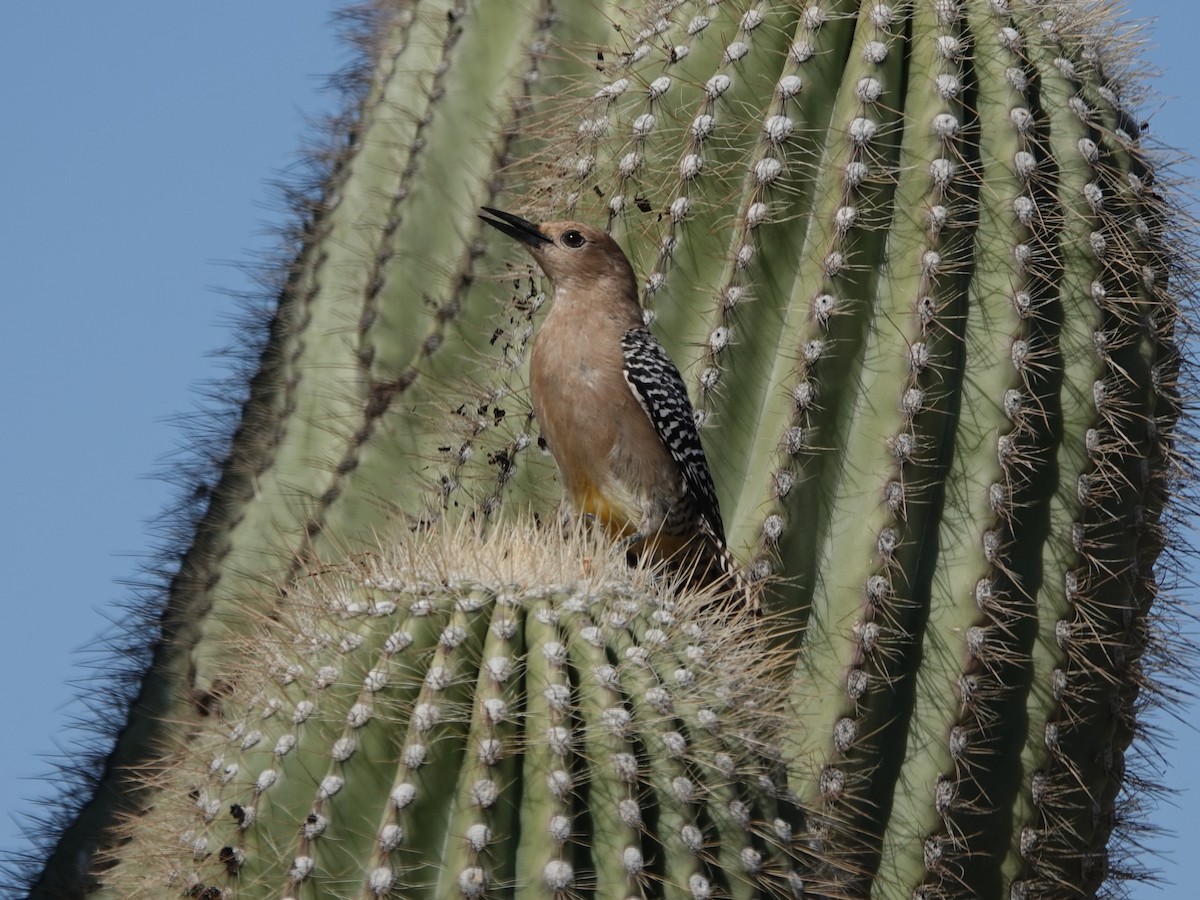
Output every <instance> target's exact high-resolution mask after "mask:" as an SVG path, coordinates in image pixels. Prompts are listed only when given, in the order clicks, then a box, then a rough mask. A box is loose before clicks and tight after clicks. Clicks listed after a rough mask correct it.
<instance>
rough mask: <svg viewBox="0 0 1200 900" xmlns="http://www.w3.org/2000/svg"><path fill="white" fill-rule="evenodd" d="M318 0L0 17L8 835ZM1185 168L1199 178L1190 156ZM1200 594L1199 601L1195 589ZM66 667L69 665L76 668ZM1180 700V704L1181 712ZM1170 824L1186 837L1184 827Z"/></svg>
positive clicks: (1195, 19)
mask: <svg viewBox="0 0 1200 900" xmlns="http://www.w3.org/2000/svg"><path fill="white" fill-rule="evenodd" d="M1129 5H1130V7H1131V11H1132V12H1133V13H1134V14H1136V15H1137V16H1138V17H1140V18H1154V17H1157V18H1158V21H1157V24H1155V25H1153V26H1152V29H1151V31H1150V37H1151V38H1152V40H1153V41H1154V43H1155V44H1157V49H1156V50H1155V51H1153V52H1152V53H1151V54H1150V59H1151V60H1152V61H1153V62H1154V63H1155V64H1156V65H1157V66H1158V67H1159V68H1160V69H1162V70H1163V77H1162V78H1160V79H1158V80H1157V82H1156V83H1155V87H1156V89H1157V91H1158V92H1159V93H1160V94H1161V95H1162V104H1161V106H1157V107H1152V108H1151V109H1150V112H1151V113H1152V115H1151V116H1150V119H1151V125H1152V131H1153V133H1154V134H1155V135H1156V136H1157V137H1158V138H1159V139H1160V140H1162V141H1164V142H1166V143H1168V144H1171V145H1174V146H1176V147H1179V148H1182V149H1184V150H1187V151H1190V152H1197V151H1198V150H1200V117H1196V116H1194V115H1193V112H1192V110H1193V109H1194V108H1195V101H1194V100H1192V101H1190V102H1189V101H1187V100H1185V99H1182V98H1184V97H1186V96H1187V95H1188V91H1189V89H1190V90H1195V87H1196V85H1195V82H1196V79H1195V74H1194V73H1195V69H1196V62H1197V60H1196V52H1195V49H1194V45H1195V39H1196V35H1197V34H1200V4H1196V3H1191V2H1186V0H1131V3H1130V4H1129ZM338 6H340V4H338V3H334V2H331V0H286V2H282V0H257V2H253V3H248V2H245V0H208V2H206V3H162V2H151V0H123V2H117V3H104V4H93V3H48V2H41V3H13V4H9V5H8V8H6V9H5V12H4V16H3V18H4V27H3V29H0V110H3V115H4V120H5V127H4V138H3V140H2V142H0V171H3V172H5V173H6V175H5V176H3V177H2V178H0V183H2V184H3V192H2V194H0V196H2V197H3V201H2V202H3V208H4V209H7V210H8V212H7V213H5V214H4V215H3V216H2V217H0V297H2V298H3V317H2V319H0V410H3V411H4V413H5V415H6V416H7V417H8V422H9V424H8V425H7V426H6V427H5V430H4V434H5V435H6V437H5V438H4V439H3V440H0V472H3V473H4V493H5V496H4V503H3V510H4V514H3V516H0V571H3V572H5V574H6V577H5V582H6V583H5V588H4V590H3V593H2V594H0V603H2V604H3V606H4V609H5V618H6V621H7V622H8V625H7V626H6V627H5V628H4V629H2V630H0V686H4V685H6V686H7V687H0V721H3V722H4V723H5V728H4V732H5V737H4V740H3V741H2V742H0V850H3V849H11V848H14V847H17V846H18V845H19V838H18V828H17V824H16V822H15V818H16V816H17V815H18V814H19V813H20V812H21V811H28V810H30V809H31V808H32V806H31V804H30V803H28V802H27V801H26V800H25V799H23V798H28V797H36V796H38V795H40V794H43V793H44V792H45V786H44V785H43V784H41V783H40V782H38V781H36V780H32V779H33V778H34V777H35V776H37V775H39V774H44V773H45V772H46V771H47V766H46V764H45V763H44V762H43V761H42V760H41V759H39V755H45V754H53V753H54V752H55V746H56V741H58V742H61V741H62V740H64V739H69V738H70V736H71V734H72V731H71V727H70V721H71V715H72V712H73V709H72V707H71V705H70V699H71V697H72V696H73V695H74V692H75V690H83V691H86V690H87V689H88V680H89V678H90V677H91V673H90V671H89V670H88V669H86V668H82V667H81V666H80V662H81V661H82V660H83V659H84V658H83V657H81V656H80V654H79V651H80V650H81V649H86V648H87V647H89V646H91V645H93V644H94V639H95V638H96V636H97V635H99V634H100V633H101V632H103V631H104V629H105V626H106V624H107V619H106V612H105V611H106V608H111V607H112V606H113V604H115V603H116V602H118V601H120V600H121V599H122V598H124V597H126V596H128V591H127V589H125V588H124V587H122V586H121V584H120V583H119V582H121V581H122V580H123V579H131V578H136V577H137V574H138V561H139V559H140V558H144V557H145V555H146V554H147V551H148V549H149V548H150V547H151V546H152V544H153V536H152V535H151V533H150V530H149V527H148V526H149V524H150V523H151V522H152V521H153V520H154V519H155V517H156V515H157V513H158V512H159V511H160V510H161V509H162V507H163V506H164V505H165V504H166V503H167V501H168V499H170V497H171V496H172V494H171V491H170V489H169V488H168V487H167V486H166V485H164V484H163V483H161V482H159V481H157V480H154V479H151V478H148V477H147V476H148V475H149V474H151V473H153V472H154V471H156V470H157V469H159V468H160V463H161V462H162V461H163V459H164V458H165V457H168V456H169V455H170V454H172V453H173V452H174V451H176V450H177V449H178V448H179V446H180V443H181V441H182V440H183V435H182V433H181V432H180V431H179V430H178V429H177V428H175V427H173V426H172V425H171V424H170V419H171V417H172V416H174V415H176V414H179V413H187V412H189V411H192V410H194V409H195V408H196V406H197V394H196V391H195V387H196V386H197V385H198V384H200V383H201V382H203V381H204V380H206V379H210V378H213V377H217V376H219V375H220V374H222V371H223V370H222V369H221V368H220V365H219V363H218V361H217V360H214V359H213V358H212V357H211V352H212V351H214V350H216V349H218V348H221V347H223V346H225V345H227V344H228V343H229V340H230V332H229V325H228V322H229V320H230V317H231V315H232V313H233V312H234V311H235V308H236V307H235V303H234V302H233V301H232V300H231V299H229V298H228V297H227V296H226V295H225V294H224V293H222V291H225V290H230V291H239V290H248V289H250V288H251V286H252V285H251V282H250V280H249V278H248V277H247V275H246V274H245V273H244V272H243V271H241V270H240V269H239V268H238V267H237V266H236V265H235V264H236V263H238V262H245V261H247V260H251V259H252V258H253V257H254V254H255V253H259V252H262V251H265V250H268V249H270V248H271V247H272V246H273V241H272V239H271V238H270V237H269V236H268V235H267V233H266V232H267V229H268V228H269V226H271V225H273V224H278V223H281V222H283V221H285V216H284V213H283V212H282V211H281V210H280V209H279V207H278V204H277V203H276V202H275V201H276V194H275V193H274V192H273V191H272V190H271V189H270V188H269V186H268V183H269V182H270V181H271V180H272V179H273V178H276V177H277V176H279V175H280V174H281V173H285V172H286V171H287V170H288V169H289V167H292V166H294V165H295V164H296V162H297V160H298V156H297V152H296V151H297V150H298V148H299V146H300V143H301V139H302V137H303V136H304V135H305V134H308V133H310V131H309V129H307V128H306V125H305V117H306V116H312V115H317V114H320V113H321V112H324V111H330V110H331V109H332V108H333V102H332V100H333V98H332V97H331V96H330V95H329V94H322V93H321V92H320V90H319V89H320V87H321V85H322V84H323V78H322V76H323V75H325V74H328V73H330V72H333V71H336V70H337V69H338V68H339V67H340V65H341V64H342V63H343V62H345V60H346V59H347V55H346V52H345V50H344V48H343V47H342V46H341V45H340V44H339V43H337V42H336V41H335V39H334V33H333V29H332V28H331V27H330V25H329V17H330V14H331V12H332V11H333V10H334V9H336V8H338ZM1182 171H1183V172H1184V173H1186V174H1188V175H1190V176H1191V177H1192V178H1195V177H1196V176H1197V174H1200V168H1197V167H1196V166H1195V164H1188V165H1186V166H1185V167H1183V169H1182ZM1188 600H1189V602H1190V603H1191V604H1192V607H1193V608H1195V607H1196V602H1197V598H1196V596H1195V595H1194V594H1193V595H1192V596H1189V597H1188ZM68 682H74V683H75V685H76V687H71V686H70V684H69V683H68ZM1177 714H1178V715H1179V716H1180V717H1181V718H1183V719H1185V720H1188V721H1190V720H1191V719H1193V718H1194V717H1195V714H1196V709H1195V708H1194V707H1192V708H1184V709H1180V710H1177ZM1156 724H1157V725H1158V726H1159V727H1160V728H1161V729H1162V730H1163V731H1164V732H1165V734H1166V735H1167V740H1166V741H1164V742H1163V744H1162V746H1161V747H1160V749H1161V751H1162V755H1163V760H1164V761H1165V765H1166V767H1167V768H1166V770H1165V771H1164V772H1163V774H1162V778H1163V780H1164V782H1165V783H1166V784H1168V785H1170V786H1172V787H1175V788H1178V789H1179V790H1180V791H1181V793H1180V794H1179V796H1178V797H1176V798H1174V799H1173V800H1171V801H1168V802H1167V803H1165V804H1164V805H1163V806H1162V807H1161V808H1160V810H1159V812H1158V814H1157V815H1156V816H1155V817H1154V818H1155V820H1156V822H1157V823H1158V824H1159V825H1160V826H1162V827H1163V828H1165V829H1168V830H1170V831H1172V832H1174V834H1165V835H1161V836H1156V837H1153V838H1151V839H1150V840H1149V842H1148V849H1149V851H1150V852H1152V853H1156V854H1162V859H1161V860H1157V861H1156V860H1153V859H1151V860H1149V862H1150V863H1151V864H1152V865H1157V867H1158V868H1159V869H1160V871H1161V874H1162V877H1163V879H1164V884H1163V885H1162V886H1161V888H1159V889H1156V888H1153V887H1139V888H1137V889H1135V892H1134V894H1135V896H1136V897H1152V898H1163V900H1168V898H1169V900H1174V898H1184V897H1193V896H1195V894H1196V889H1195V886H1196V885H1197V884H1200V854H1197V853H1195V852H1194V850H1193V849H1192V844H1193V842H1194V841H1193V840H1189V839H1188V838H1187V837H1186V836H1187V835H1189V834H1191V835H1194V834H1195V833H1196V832H1197V829H1200V811H1198V810H1200V738H1198V736H1197V734H1196V732H1195V731H1194V730H1192V729H1191V727H1190V726H1188V727H1185V726H1183V725H1181V724H1180V723H1179V722H1178V721H1176V720H1175V719H1173V718H1170V717H1160V718H1158V719H1157V720H1156ZM1179 835H1184V837H1179Z"/></svg>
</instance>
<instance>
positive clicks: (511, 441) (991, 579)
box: [31, 0, 1191, 898]
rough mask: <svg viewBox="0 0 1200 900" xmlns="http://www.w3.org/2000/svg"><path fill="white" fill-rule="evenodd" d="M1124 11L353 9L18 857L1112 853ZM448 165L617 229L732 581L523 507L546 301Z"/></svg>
mask: <svg viewBox="0 0 1200 900" xmlns="http://www.w3.org/2000/svg"><path fill="white" fill-rule="evenodd" d="M1111 15H1112V14H1111V12H1110V11H1108V10H1106V9H1105V8H1103V7H1102V6H1101V5H1098V4H1094V3H1090V2H1089V3H1084V2H1078V3H1074V2H1066V0H1060V2H1027V0H910V2H896V3H859V2H851V0H812V2H806V3H799V2H796V3H793V2H783V3H779V2H776V3H768V2H756V0H674V2H660V3H651V2H647V3H625V4H618V3H606V2H599V0H597V2H588V3H575V2H570V3H568V2H558V3H553V2H550V0H540V2H535V0H516V2H505V3H496V2H483V0H479V2H466V3H464V2H462V0H453V2H438V0H421V2H401V0H378V2H376V3H374V4H373V5H372V6H371V15H370V16H368V17H367V18H368V26H367V34H368V35H369V37H370V40H369V41H367V42H365V46H366V47H367V48H368V49H367V53H368V55H369V60H370V67H369V76H368V77H366V78H364V79H363V82H362V83H363V90H362V91H361V92H360V94H359V95H358V97H357V101H356V106H355V108H354V110H353V115H352V116H350V117H349V119H348V123H349V124H348V125H347V126H346V133H345V135H344V140H343V141H342V142H341V144H340V145H339V147H338V151H337V153H336V154H335V157H334V162H333V164H332V165H331V166H330V169H329V174H328V179H327V180H326V182H325V183H324V185H323V186H322V189H321V193H320V196H319V198H317V199H316V200H315V201H314V203H313V204H312V206H311V210H310V216H309V217H308V218H307V219H306V221H305V223H304V227H303V229H302V233H301V235H300V241H299V243H298V249H297V254H296V257H295V262H294V265H293V266H292V267H291V268H290V269H289V271H288V273H287V278H286V282H285V283H284V284H283V287H282V288H281V290H280V293H279V298H278V306H277V309H276V311H275V314H274V318H273V319H272V322H271V327H270V334H269V338H268V340H267V341H266V343H265V346H264V348H263V352H262V356H261V360H260V368H259V370H258V372H257V374H256V375H255V376H254V377H253V379H252V381H251V385H250V387H251V392H250V399H249V400H248V402H247V403H246V405H245V408H244V410H243V415H242V419H241V422H240V425H239V427H238V430H237V432H236V434H235V435H234V438H233V441H232V445H231V446H232V449H231V451H230V453H229V456H228V459H227V460H225V464H224V466H223V469H222V474H221V478H220V481H219V483H218V484H216V485H215V487H214V489H213V490H212V492H211V494H210V497H209V502H208V505H207V508H206V510H205V511H204V513H203V515H202V517H201V518H200V519H199V522H198V524H197V527H196V533H195V538H194V541H193V543H192V544H191V546H190V548H189V549H188V551H187V553H186V554H185V555H184V558H183V565H182V568H181V570H180V572H179V575H178V576H177V577H176V578H175V579H174V581H173V582H172V584H171V586H170V590H169V592H168V596H167V597H166V601H165V609H164V612H163V618H162V623H161V624H162V637H161V639H160V640H159V641H158V642H157V643H156V644H155V645H154V659H153V663H152V665H151V666H150V667H149V670H148V672H147V673H146V678H145V680H144V682H143V684H142V686H141V688H140V693H139V694H138V696H137V697H136V698H135V702H134V703H133V705H132V709H131V712H130V719H129V723H128V725H127V726H126V727H125V728H124V730H123V731H122V732H121V733H120V735H119V738H118V741H117V744H116V749H115V751H114V753H113V755H112V757H111V759H110V763H111V764H110V766H109V768H108V770H107V771H106V774H105V776H104V778H103V779H102V781H101V789H100V791H99V792H98V793H97V794H96V797H95V798H94V799H93V800H91V801H90V802H89V803H87V804H85V805H83V806H82V808H81V809H80V810H79V811H78V815H77V816H76V817H75V819H74V821H73V823H72V824H70V825H69V826H68V827H66V828H65V829H64V830H63V832H62V834H61V835H58V836H57V842H56V844H55V846H54V848H53V852H52V853H50V854H49V856H48V862H47V863H46V864H45V866H44V867H43V868H42V869H41V870H40V872H39V873H35V874H34V875H33V876H32V878H31V883H36V885H35V888H34V895H35V896H43V897H66V896H81V895H84V894H86V893H89V892H94V893H99V894H102V895H108V896H114V897H116V896H121V897H127V896H165V895H169V894H171V893H172V892H175V893H177V894H182V895H190V896H201V897H211V898H217V897H224V896H230V897H258V896H264V897H266V896H273V897H297V898H299V897H305V898H320V897H334V896H339V897H340V896H362V897H384V896H395V897H415V896H429V897H451V896H463V897H484V896H517V897H526V896H548V897H569V896H585V895H586V896H597V897H606V898H607V897H615V898H623V897H629V896H643V897H656V896H671V897H675V896H679V897H710V896H737V897H755V896H803V895H812V896H837V897H858V896H867V895H868V894H871V895H873V896H876V897H908V896H914V897H922V898H924V897H931V898H932V897H1001V896H1007V897H1013V898H1024V897H1048V896H1055V897H1057V896H1091V895H1093V894H1095V893H1096V892H1097V891H1099V890H1100V889H1101V888H1102V887H1103V886H1104V885H1106V884H1107V885H1113V884H1116V883H1118V882H1119V881H1120V880H1121V879H1122V878H1124V877H1127V876H1129V875H1131V874H1132V875H1136V874H1137V873H1136V872H1135V871H1133V870H1131V869H1127V868H1126V867H1125V865H1124V863H1123V862H1122V859H1121V857H1120V853H1119V849H1120V846H1121V844H1120V842H1121V839H1122V838H1121V830H1122V828H1123V826H1124V825H1126V824H1127V822H1128V818H1127V815H1126V812H1125V806H1124V805H1123V803H1124V801H1125V799H1126V798H1129V797H1131V796H1133V794H1132V793H1131V792H1132V783H1131V780H1130V779H1129V778H1128V777H1127V775H1126V764H1125V757H1126V752H1127V750H1128V749H1129V747H1130V744H1131V742H1132V740H1133V738H1134V736H1135V733H1136V730H1137V715H1136V713H1137V711H1138V709H1139V703H1140V702H1141V700H1140V698H1141V697H1142V696H1143V693H1144V691H1145V689H1146V688H1147V686H1148V685H1149V684H1150V676H1151V675H1152V674H1153V671H1154V660H1155V658H1156V657H1155V655H1154V654H1155V653H1156V652H1158V651H1159V649H1160V648H1159V645H1158V643H1157V641H1158V637H1157V635H1156V632H1155V630H1154V628H1153V622H1154V621H1155V619H1156V618H1157V617H1158V615H1159V613H1158V609H1159V608H1160V607H1161V604H1162V600H1161V599H1160V597H1159V593H1160V584H1161V583H1162V577H1163V574H1164V569H1163V568H1162V567H1161V563H1160V562H1159V560H1160V556H1161V555H1162V553H1163V551H1164V549H1169V541H1168V539H1167V538H1168V531H1169V529H1168V521H1169V519H1168V518H1167V517H1168V515H1169V507H1168V506H1167V502H1168V500H1169V499H1170V498H1171V496H1172V495H1173V494H1175V493H1177V492H1178V491H1179V490H1181V489H1182V485H1183V476H1184V475H1185V474H1186V466H1185V465H1183V463H1182V461H1181V460H1180V458H1179V455H1178V454H1177V452H1176V450H1175V444H1176V440H1177V438H1176V434H1177V431H1178V428H1179V421H1180V417H1181V415H1182V413H1183V409H1182V403H1181V399H1180V398H1181V393H1182V392H1181V388H1180V379H1181V378H1182V377H1183V375H1184V374H1185V373H1186V367H1185V366H1184V360H1182V359H1181V356H1180V352H1179V349H1178V346H1177V340H1178V338H1179V330H1180V328H1181V325H1180V322H1181V312H1182V311H1181V304H1182V302H1183V300H1184V299H1185V297H1186V295H1187V292H1188V290H1190V287H1191V280H1190V277H1191V276H1190V269H1189V264H1190V260H1191V256H1190V248H1189V246H1188V244H1187V238H1188V230H1187V227H1186V223H1184V222H1183V221H1182V217H1181V215H1180V213H1179V210H1178V208H1177V206H1175V205H1174V202H1173V200H1172V198H1171V195H1170V193H1169V190H1170V189H1169V186H1167V185H1166V184H1165V183H1164V179H1163V178H1162V177H1161V174H1159V173H1156V172H1155V169H1154V167H1153V166H1152V164H1151V163H1152V160H1151V159H1150V158H1149V157H1148V155H1147V151H1146V150H1145V149H1144V148H1142V147H1141V146H1140V142H1139V130H1138V128H1137V126H1136V124H1135V123H1136V119H1135V118H1133V114H1134V105H1135V104H1136V101H1137V99H1138V96H1137V93H1136V92H1137V91H1138V90H1140V88H1139V85H1138V84H1137V83H1136V81H1135V80H1133V78H1132V76H1131V75H1129V67H1128V66H1127V65H1126V63H1125V62H1123V54H1125V52H1126V51H1127V50H1128V49H1129V48H1128V45H1127V44H1125V43H1123V42H1122V40H1121V38H1120V35H1119V32H1118V31H1117V29H1116V25H1115V24H1114V22H1113V20H1112V18H1111ZM484 204H487V205H491V206H502V207H506V208H513V209H516V210H517V211H520V212H521V213H522V214H523V215H527V216H529V217H530V218H537V217H539V216H547V217H549V216H553V217H555V218H563V217H566V216H568V215H569V216H571V217H575V218H580V219H584V220H587V221H591V222H593V223H595V224H604V225H607V227H608V228H609V229H610V230H611V231H612V232H613V233H614V235H616V236H617V237H618V239H619V240H620V241H621V242H622V244H623V245H624V247H625V248H626V250H627V252H628V253H629V255H630V258H631V259H632V260H633V261H634V265H635V269H636V271H637V272H638V273H639V277H640V278H641V279H642V280H643V284H644V299H645V306H646V310H647V318H648V319H649V320H651V321H652V323H653V324H652V327H653V328H655V330H656V331H657V333H658V335H659V336H660V337H661V338H662V340H663V341H664V343H666V344H667V345H668V347H669V348H670V350H671V353H672V356H673V357H674V358H675V359H676V360H677V361H678V362H679V363H680V365H681V368H682V369H683V370H684V371H685V374H687V375H688V377H689V378H690V384H691V388H692V390H693V399H694V401H695V405H696V408H697V416H698V421H699V423H700V424H701V425H702V428H703V431H702V434H703V435H704V439H705V443H706V449H707V452H708V457H709V460H710V462H711V464H712V467H713V471H714V476H715V479H716V481H717V487H718V491H719V492H720V493H721V500H722V507H723V509H724V511H725V516H726V519H727V524H728V532H729V536H730V545H731V547H732V549H733V551H734V552H735V554H736V555H738V556H739V557H740V558H742V559H743V560H744V562H745V563H746V566H747V569H748V571H749V572H750V573H751V575H752V576H753V577H754V578H756V579H757V580H758V581H759V582H760V583H761V585H762V589H763V591H764V595H765V598H766V599H765V603H766V608H767V610H768V613H769V615H768V617H767V618H766V620H765V621H764V622H763V623H761V624H759V623H755V622H749V621H744V620H743V619H742V618H741V617H739V616H737V615H736V614H729V613H728V612H725V613H720V612H713V609H714V608H715V609H717V610H720V609H721V607H720V605H719V604H718V605H716V606H715V607H712V606H711V605H710V608H709V609H708V611H705V610H704V609H703V608H702V607H703V606H704V603H703V600H704V599H705V598H699V599H698V598H694V597H692V598H689V597H688V596H687V594H686V592H683V593H679V592H676V591H675V590H674V588H673V587H672V586H671V585H669V584H663V583H661V582H659V581H655V580H654V578H653V576H651V575H648V574H647V573H645V572H641V571H637V572H634V571H626V570H625V568H624V565H623V563H622V562H621V561H620V560H614V559H613V558H612V556H611V553H610V551H608V550H606V549H605V548H602V547H596V546H591V545H589V544H588V543H587V541H586V540H585V539H583V538H580V537H579V536H578V535H576V536H575V537H573V538H570V539H565V538H562V537H561V535H560V534H559V529H558V527H557V514H556V512H555V505H556V502H557V495H558V492H557V488H556V486H555V485H554V484H553V483H552V482H553V480H552V476H553V471H554V470H553V466H552V463H551V462H550V461H549V460H548V458H547V457H546V456H545V455H544V454H539V453H538V450H537V429H536V423H534V422H533V421H532V420H531V417H530V414H529V404H528V398H527V396H526V394H525V387H524V375H523V363H524V360H525V350H526V348H527V346H528V342H529V340H530V336H531V334H532V331H533V328H534V326H535V323H536V321H537V312H538V309H539V307H540V306H541V305H542V303H543V302H544V294H543V293H542V292H541V290H540V288H539V283H538V281H537V279H536V273H534V272H532V271H531V270H529V269H528V268H527V267H526V266H525V265H524V263H523V262H518V261H517V257H516V255H515V253H514V252H513V251H511V249H510V248H509V247H507V246H506V245H504V244H502V243H500V242H496V243H495V245H494V246H493V244H492V243H490V242H489V240H488V239H489V238H490V235H487V234H485V233H483V231H482V225H481V224H480V223H479V222H478V220H477V219H476V217H475V210H476V208H477V207H479V206H481V205H484ZM522 512H524V513H526V514H532V515H536V516H537V517H538V519H539V520H540V521H541V523H542V527H541V529H540V530H538V529H533V528H531V527H529V526H527V525H525V524H523V522H524V520H523V518H522V516H521V515H520V513H522ZM463 523H471V528H470V529H464V525H463ZM480 534H488V535H489V536H488V537H478V536H477V535H480ZM380 535H384V536H385V537H384V540H383V544H382V545H381V544H380V540H379V536H380ZM564 541H567V542H566V543H563V542H564ZM397 548H400V549H397ZM347 559H351V560H352V562H347V561H346V560H347ZM387 560H391V562H390V563H388V562H386V561H387ZM547 560H552V561H553V565H551V564H550V563H549V562H547ZM1156 565H1158V566H1159V568H1157V569H1156ZM327 569H328V570H330V571H327ZM314 573H320V574H314ZM707 599H709V600H711V599H712V598H707Z"/></svg>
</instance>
